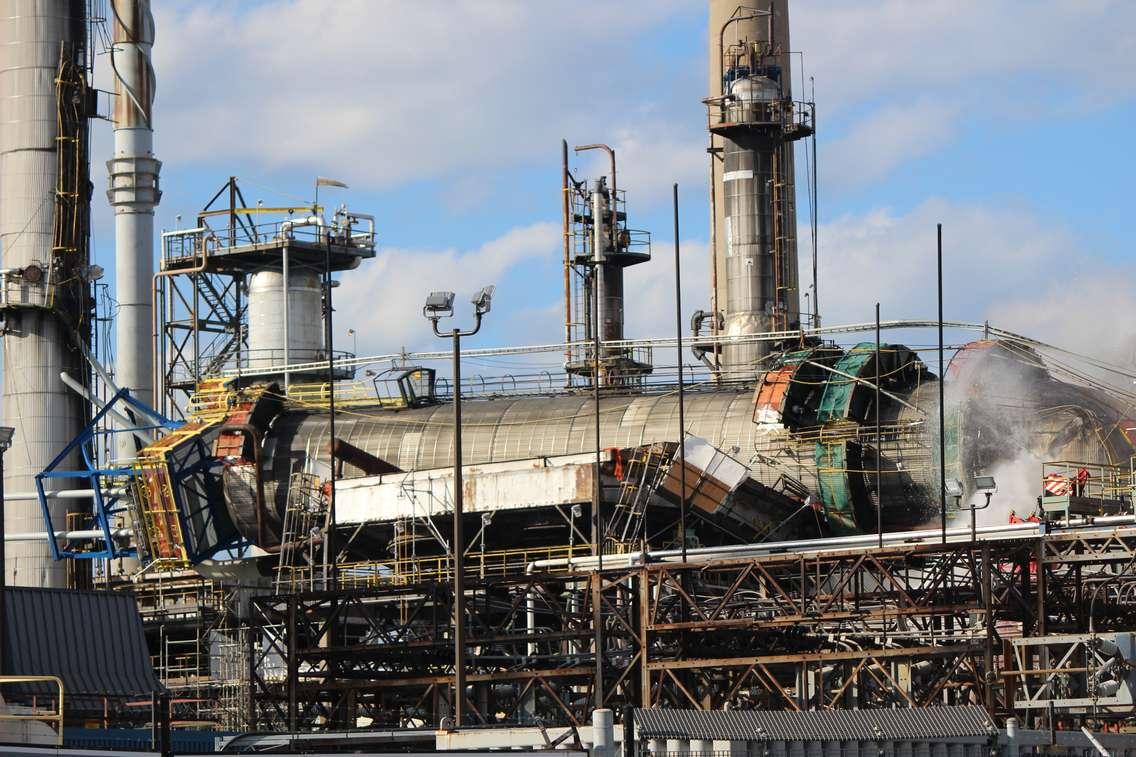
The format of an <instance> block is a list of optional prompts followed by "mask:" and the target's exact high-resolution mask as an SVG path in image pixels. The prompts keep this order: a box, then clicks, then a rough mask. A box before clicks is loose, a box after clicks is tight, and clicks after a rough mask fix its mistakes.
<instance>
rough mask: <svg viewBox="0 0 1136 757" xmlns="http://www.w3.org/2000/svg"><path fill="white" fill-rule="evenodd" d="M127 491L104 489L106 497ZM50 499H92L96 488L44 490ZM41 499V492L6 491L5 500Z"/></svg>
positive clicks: (123, 493) (27, 500)
mask: <svg viewBox="0 0 1136 757" xmlns="http://www.w3.org/2000/svg"><path fill="white" fill-rule="evenodd" d="M126 493H127V490H126V489H103V496H104V497H121V496H124V495H125V494H126ZM44 496H45V497H47V498H48V499H90V498H91V497H93V496H95V490H94V489H52V490H49V491H45V492H44ZM37 500H39V492H8V491H6V492H4V501H5V502H35V501H37Z"/></svg>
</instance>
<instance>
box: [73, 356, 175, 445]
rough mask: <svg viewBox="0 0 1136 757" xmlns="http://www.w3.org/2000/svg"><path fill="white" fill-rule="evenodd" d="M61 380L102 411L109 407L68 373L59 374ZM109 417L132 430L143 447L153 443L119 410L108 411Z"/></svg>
mask: <svg viewBox="0 0 1136 757" xmlns="http://www.w3.org/2000/svg"><path fill="white" fill-rule="evenodd" d="M59 380H60V381H62V382H63V383H64V384H66V385H67V387H68V388H69V389H71V390H72V391H74V392H75V393H76V394H78V395H79V396H80V397H82V398H83V399H85V400H87V401H88V402H90V403H92V404H94V405H96V406H97V407H98V408H99V409H100V410H101V409H102V408H104V407H106V406H107V403H106V402H104V401H103V399H102V398H101V397H95V396H93V395H92V394H91V392H90V391H89V390H88V389H87V387H85V386H83V385H82V384H80V383H79V382H78V381H76V380H75V379H73V378H71V377H70V376H69V375H67V372H66V371H64V372H63V373H60V374H59ZM107 415H109V416H110V417H112V418H114V419H115V420H116V421H118V423H119V424H120V425H121V426H122V427H123V428H128V429H130V434H131V435H132V436H133V437H134V438H135V439H137V440H138V441H139V442H141V443H142V446H146V445H147V444H149V443H150V442H152V441H153V437H152V436H151V435H150V434H149V433H148V432H147V431H144V430H142V429H139V428H132V427H133V426H136V425H137V424H136V422H135V421H132V420H130V419H129V418H127V417H126V416H125V415H123V414H122V413H120V412H118V411H117V410H115V409H113V408H112V409H110V410H108V411H107ZM129 457H130V458H133V457H134V451H133V449H132V450H131V452H130V455H129ZM119 459H120V460H125V459H126V458H122V457H120V458H119Z"/></svg>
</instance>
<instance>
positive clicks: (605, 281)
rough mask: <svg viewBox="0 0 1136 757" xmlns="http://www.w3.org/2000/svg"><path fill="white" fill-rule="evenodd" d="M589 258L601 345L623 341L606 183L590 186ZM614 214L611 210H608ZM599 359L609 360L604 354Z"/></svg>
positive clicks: (618, 268)
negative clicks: (592, 265)
mask: <svg viewBox="0 0 1136 757" xmlns="http://www.w3.org/2000/svg"><path fill="white" fill-rule="evenodd" d="M591 206H592V256H593V262H594V263H595V277H596V298H597V300H598V304H599V336H600V341H603V342H616V341H621V340H622V339H623V267H622V266H620V265H618V264H617V263H615V262H614V259H615V254H616V250H615V244H614V242H613V240H612V234H611V230H612V226H611V222H610V221H609V220H608V219H609V218H611V217H612V216H611V214H610V213H609V208H608V190H607V182H606V181H605V180H604V179H599V180H597V181H596V182H595V183H594V184H593V185H592V195H591ZM611 212H612V213H614V212H615V211H614V209H612V210H611ZM601 357H604V358H606V357H608V352H606V351H605V352H604V353H603V355H601Z"/></svg>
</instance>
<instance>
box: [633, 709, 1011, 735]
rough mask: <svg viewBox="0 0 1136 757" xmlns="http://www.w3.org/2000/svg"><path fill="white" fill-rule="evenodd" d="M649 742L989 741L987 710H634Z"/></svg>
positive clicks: (640, 731)
mask: <svg viewBox="0 0 1136 757" xmlns="http://www.w3.org/2000/svg"><path fill="white" fill-rule="evenodd" d="M635 728H636V732H637V733H638V736H639V738H644V739H705V740H722V741H849V740H859V741H908V740H926V739H943V738H961V737H965V736H986V735H988V734H989V733H990V732H991V729H992V728H994V723H993V721H992V720H991V719H990V715H989V714H988V713H987V712H986V709H985V708H984V707H976V706H964V707H926V708H921V709H892V710H824V711H810V712H787V711H764V710H711V711H705V710H666V709H649V710H641V709H637V710H635Z"/></svg>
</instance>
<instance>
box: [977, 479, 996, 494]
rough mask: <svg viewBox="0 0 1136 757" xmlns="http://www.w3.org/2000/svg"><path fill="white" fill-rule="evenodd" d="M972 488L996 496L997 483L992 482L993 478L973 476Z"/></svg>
mask: <svg viewBox="0 0 1136 757" xmlns="http://www.w3.org/2000/svg"><path fill="white" fill-rule="evenodd" d="M974 488H975V489H977V490H978V491H980V492H983V493H985V492H989V493H990V494H997V493H998V482H996V481H995V480H994V477H993V476H975V477H974Z"/></svg>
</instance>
